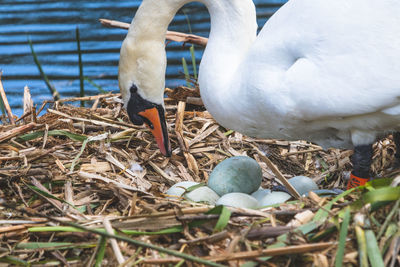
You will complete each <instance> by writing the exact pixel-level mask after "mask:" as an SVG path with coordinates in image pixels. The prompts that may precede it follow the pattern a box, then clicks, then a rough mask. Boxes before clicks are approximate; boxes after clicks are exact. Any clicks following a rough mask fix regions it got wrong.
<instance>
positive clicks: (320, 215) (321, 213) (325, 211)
mask: <svg viewBox="0 0 400 267" xmlns="http://www.w3.org/2000/svg"><path fill="white" fill-rule="evenodd" d="M354 190H355V188H352V189H350V190H347V191H344V192H343V193H341V194H340V195H338V196H336V197H335V198H334V199H332V200H331V201H329V202H328V203H327V204H326V205H324V207H323V208H321V209H319V210H318V211H317V213H316V214H315V216H314V218H313V221H314V222H315V221H320V222H323V221H325V220H326V219H327V218H328V215H329V211H330V210H331V209H332V206H333V204H335V203H336V202H337V201H338V200H339V199H341V198H343V197H345V196H347V195H348V194H350V193H351V192H353V191H354Z"/></svg>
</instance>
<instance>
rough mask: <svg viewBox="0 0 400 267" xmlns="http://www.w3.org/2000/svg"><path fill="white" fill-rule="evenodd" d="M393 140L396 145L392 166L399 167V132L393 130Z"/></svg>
mask: <svg viewBox="0 0 400 267" xmlns="http://www.w3.org/2000/svg"><path fill="white" fill-rule="evenodd" d="M393 141H394V144H395V145H396V154H394V160H395V161H394V164H393V165H394V166H393V167H394V168H399V167H400V132H395V133H394V134H393Z"/></svg>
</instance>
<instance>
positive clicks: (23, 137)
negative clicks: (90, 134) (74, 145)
mask: <svg viewBox="0 0 400 267" xmlns="http://www.w3.org/2000/svg"><path fill="white" fill-rule="evenodd" d="M43 135H44V131H37V132H33V133H28V134H24V135H21V136H19V137H18V139H19V140H22V141H30V140H33V139H36V138H39V137H42V136H43ZM48 135H49V136H65V137H68V138H70V139H72V140H74V141H79V142H83V141H85V140H86V139H87V137H86V136H84V135H80V134H75V133H71V132H68V131H65V130H51V131H49V132H48Z"/></svg>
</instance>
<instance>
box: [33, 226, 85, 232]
mask: <svg viewBox="0 0 400 267" xmlns="http://www.w3.org/2000/svg"><path fill="white" fill-rule="evenodd" d="M28 232H31V233H34V232H70V233H72V232H84V231H83V230H81V229H78V228H75V227H71V226H35V227H30V228H28Z"/></svg>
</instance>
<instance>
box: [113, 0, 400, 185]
mask: <svg viewBox="0 0 400 267" xmlns="http://www.w3.org/2000/svg"><path fill="white" fill-rule="evenodd" d="M188 2H192V1H190V0H143V2H142V4H141V5H140V7H139V9H138V11H137V13H136V15H135V17H134V19H133V21H132V24H131V26H130V28H129V32H128V34H127V36H126V38H125V40H124V42H123V44H122V47H121V55H120V61H119V77H118V78H119V86H120V91H121V93H122V98H123V101H124V103H125V107H126V109H127V112H128V114H129V117H130V119H131V121H132V122H133V123H134V124H140V125H141V124H143V123H145V124H147V126H149V127H150V128H151V131H152V133H153V135H154V136H155V138H156V141H157V144H158V146H159V148H160V150H161V152H162V153H163V154H164V155H166V156H169V155H170V154H171V148H170V143H169V141H168V134H167V127H166V123H165V118H164V108H163V106H164V101H163V92H164V85H165V68H166V57H165V33H166V31H167V27H168V24H169V23H170V22H171V20H172V18H173V17H174V15H175V14H176V12H177V11H178V9H179V8H180V7H182V6H183V5H184V4H186V3H188ZM198 2H202V3H203V4H205V5H206V7H207V8H208V11H209V13H210V16H211V32H210V36H209V42H208V45H207V47H206V49H205V52H204V55H203V58H202V61H201V64H200V75H199V85H200V92H201V97H202V100H203V102H204V104H205V106H206V108H207V109H208V111H209V112H210V113H211V114H212V115H213V117H214V118H215V119H216V121H217V122H219V123H220V124H221V125H223V126H224V127H227V128H230V129H233V130H236V131H239V132H241V133H243V134H246V135H249V136H253V137H259V138H278V139H287V140H297V139H304V140H308V141H311V142H314V143H317V144H319V145H321V146H322V147H324V148H328V147H339V148H354V151H355V152H354V155H353V157H352V163H353V172H352V175H351V180H350V183H349V187H354V186H357V185H359V184H364V183H365V182H366V181H368V178H369V175H370V174H369V168H370V164H371V161H372V160H371V156H372V143H373V142H374V141H375V140H376V138H377V137H379V136H380V135H382V134H384V133H386V132H388V131H398V130H399V129H400V16H399V14H400V1H398V0H381V1H376V0H352V1H348V0H325V1H320V0H290V1H288V2H287V3H286V4H285V5H284V6H282V8H280V9H279V10H278V11H277V12H276V13H275V14H274V15H273V16H272V17H271V18H270V19H269V20H268V22H267V23H266V24H265V25H264V27H263V29H262V30H261V32H260V33H259V34H258V36H257V33H256V31H257V23H256V13H255V7H254V4H253V2H252V1H251V0H198ZM396 140H397V142H396V144H397V145H399V143H400V142H399V141H398V140H399V138H397V139H396ZM398 151H399V150H398Z"/></svg>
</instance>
